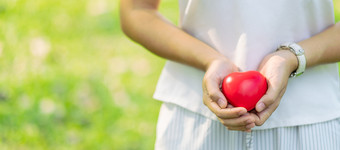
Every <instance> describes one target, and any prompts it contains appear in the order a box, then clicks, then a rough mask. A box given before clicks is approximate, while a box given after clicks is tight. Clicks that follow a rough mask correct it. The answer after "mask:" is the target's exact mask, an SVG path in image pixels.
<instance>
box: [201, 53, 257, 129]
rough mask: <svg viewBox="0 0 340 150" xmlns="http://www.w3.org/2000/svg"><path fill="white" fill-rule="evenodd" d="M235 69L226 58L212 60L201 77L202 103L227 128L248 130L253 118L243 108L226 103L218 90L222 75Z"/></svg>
mask: <svg viewBox="0 0 340 150" xmlns="http://www.w3.org/2000/svg"><path fill="white" fill-rule="evenodd" d="M237 71H239V70H238V68H237V67H236V66H235V65H234V64H233V63H232V62H231V61H229V60H228V59H218V60H213V61H212V62H211V63H210V64H209V65H208V67H207V68H206V73H205V75H204V78H203V83H202V88H203V103H204V104H205V105H206V106H207V107H208V108H209V109H210V110H211V111H212V112H213V113H214V114H215V115H216V116H217V117H218V119H219V120H220V122H221V123H222V124H223V125H224V126H226V127H227V128H228V129H229V130H238V131H247V132H249V131H251V128H253V127H254V126H255V118H254V117H252V116H251V115H250V114H249V113H248V112H247V110H246V109H245V108H243V107H233V106H232V105H230V104H228V100H227V99H226V98H225V96H224V95H223V93H222V92H221V90H220V87H221V83H222V81H223V79H224V77H225V76H227V75H228V74H230V73H232V72H237Z"/></svg>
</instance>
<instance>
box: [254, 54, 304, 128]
mask: <svg viewBox="0 0 340 150" xmlns="http://www.w3.org/2000/svg"><path fill="white" fill-rule="evenodd" d="M297 66H298V61H297V58H296V56H295V55H294V54H293V53H292V52H290V51H289V50H279V51H276V52H274V53H271V54H269V55H267V56H266V57H265V58H264V59H263V60H262V62H261V64H260V67H259V68H258V71H259V72H260V73H262V75H264V76H265V77H266V78H267V83H268V90H267V92H266V94H265V95H264V96H263V97H262V98H261V99H260V100H259V102H258V103H257V104H256V107H255V108H256V112H255V113H254V114H252V115H253V116H254V117H255V124H256V125H257V126H261V125H263V124H264V123H265V121H266V120H267V119H268V118H269V117H270V116H271V114H272V113H273V112H274V111H275V110H276V108H277V107H278V106H279V104H280V101H281V98H282V96H283V94H284V93H285V91H286V87H287V83H288V78H289V76H290V74H291V73H292V72H293V71H294V70H296V68H297Z"/></svg>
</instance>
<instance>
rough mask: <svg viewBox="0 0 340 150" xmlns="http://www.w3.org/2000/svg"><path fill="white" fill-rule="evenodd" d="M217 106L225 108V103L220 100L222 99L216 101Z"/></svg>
mask: <svg viewBox="0 0 340 150" xmlns="http://www.w3.org/2000/svg"><path fill="white" fill-rule="evenodd" d="M217 104H218V106H220V107H221V108H225V107H226V103H225V101H224V100H222V99H218V100H217Z"/></svg>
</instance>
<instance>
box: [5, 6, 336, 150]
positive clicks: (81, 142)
mask: <svg viewBox="0 0 340 150" xmlns="http://www.w3.org/2000/svg"><path fill="white" fill-rule="evenodd" d="M177 4H178V2H177V1H175V0H163V1H162V3H161V9H160V11H161V13H162V14H164V15H165V16H166V17H167V18H168V19H169V20H171V21H172V22H173V23H175V24H177V20H178V6H177ZM335 7H336V8H338V9H336V14H337V20H340V2H339V1H337V3H336V5H335ZM164 62H165V60H164V59H161V58H159V57H157V56H155V55H153V54H151V53H149V52H148V51H147V50H145V49H144V48H142V47H141V46H139V45H137V44H135V43H134V42H132V41H130V40H129V39H127V38H126V37H125V36H124V35H123V33H122V31H121V30H120V27H119V2H118V1H116V0H82V1H76V0H68V1H60V0H0V71H1V73H0V140H1V142H0V149H16V150H25V149H34V150H39V149H56V150H63V149H119V150H124V149H141V150H144V149H145V150H149V149H153V145H154V142H155V129H156V122H157V116H158V111H159V107H160V104H161V103H160V102H158V101H155V100H153V99H152V94H153V91H154V89H155V85H156V83H157V79H158V76H159V75H160V72H161V69H162V67H163V65H164Z"/></svg>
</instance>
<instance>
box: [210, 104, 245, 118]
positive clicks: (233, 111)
mask: <svg viewBox="0 0 340 150" xmlns="http://www.w3.org/2000/svg"><path fill="white" fill-rule="evenodd" d="M207 106H208V108H209V109H210V110H211V111H212V112H213V113H214V114H216V116H217V117H218V118H221V119H231V118H237V117H240V116H241V115H243V114H245V113H247V109H245V108H243V107H235V108H224V109H221V108H220V107H219V106H218V105H217V103H215V102H210V103H208V104H207Z"/></svg>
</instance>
